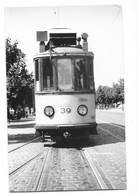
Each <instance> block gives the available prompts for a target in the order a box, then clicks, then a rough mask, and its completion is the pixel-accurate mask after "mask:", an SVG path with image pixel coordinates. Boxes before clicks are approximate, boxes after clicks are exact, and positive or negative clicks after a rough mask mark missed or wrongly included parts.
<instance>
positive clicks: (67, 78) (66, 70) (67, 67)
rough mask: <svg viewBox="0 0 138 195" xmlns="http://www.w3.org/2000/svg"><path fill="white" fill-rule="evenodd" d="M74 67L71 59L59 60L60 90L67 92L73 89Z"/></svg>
mask: <svg viewBox="0 0 138 195" xmlns="http://www.w3.org/2000/svg"><path fill="white" fill-rule="evenodd" d="M72 67H73V63H72V60H71V59H70V58H68V59H58V60H57V72H58V89H61V90H66V89H72V88H73V82H72V75H73V74H72V73H73V71H72Z"/></svg>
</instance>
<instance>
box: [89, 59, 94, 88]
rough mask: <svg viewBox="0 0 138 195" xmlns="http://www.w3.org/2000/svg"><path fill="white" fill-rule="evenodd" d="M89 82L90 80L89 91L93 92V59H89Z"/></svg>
mask: <svg viewBox="0 0 138 195" xmlns="http://www.w3.org/2000/svg"><path fill="white" fill-rule="evenodd" d="M89 66H90V71H89V80H90V89H91V90H94V70H93V59H89Z"/></svg>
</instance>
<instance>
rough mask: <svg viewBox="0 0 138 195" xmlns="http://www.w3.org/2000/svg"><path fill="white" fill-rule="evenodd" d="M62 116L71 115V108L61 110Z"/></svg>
mask: <svg viewBox="0 0 138 195" xmlns="http://www.w3.org/2000/svg"><path fill="white" fill-rule="evenodd" d="M60 112H61V114H70V113H71V109H70V108H61V111H60Z"/></svg>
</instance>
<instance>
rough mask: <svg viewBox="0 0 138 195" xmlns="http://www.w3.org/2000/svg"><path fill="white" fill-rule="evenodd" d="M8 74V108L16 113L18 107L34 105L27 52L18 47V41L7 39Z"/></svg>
mask: <svg viewBox="0 0 138 195" xmlns="http://www.w3.org/2000/svg"><path fill="white" fill-rule="evenodd" d="M6 75H7V99H8V108H13V109H14V111H15V114H16V111H17V109H18V107H20V108H23V109H24V108H25V107H26V106H28V107H32V106H33V105H32V98H33V93H32V92H33V88H34V84H33V83H34V82H33V75H32V73H31V74H30V73H29V72H28V70H27V65H26V61H25V54H24V53H23V52H22V51H21V49H19V48H18V42H17V41H15V42H14V43H13V44H12V43H11V39H10V38H7V39H6Z"/></svg>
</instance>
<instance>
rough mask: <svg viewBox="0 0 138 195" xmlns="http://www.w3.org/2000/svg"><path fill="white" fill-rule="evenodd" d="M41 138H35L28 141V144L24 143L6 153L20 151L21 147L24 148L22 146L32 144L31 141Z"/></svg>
mask: <svg viewBox="0 0 138 195" xmlns="http://www.w3.org/2000/svg"><path fill="white" fill-rule="evenodd" d="M41 137H42V136H39V137H37V138H35V139H33V140H31V141H29V142H26V143H25V144H22V145H21V146H19V147H17V148H14V149H12V150H10V151H8V153H11V152H14V151H15V150H18V149H20V148H22V147H24V146H26V145H28V144H30V143H32V142H33V141H36V140H37V139H40V138H41Z"/></svg>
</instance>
